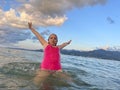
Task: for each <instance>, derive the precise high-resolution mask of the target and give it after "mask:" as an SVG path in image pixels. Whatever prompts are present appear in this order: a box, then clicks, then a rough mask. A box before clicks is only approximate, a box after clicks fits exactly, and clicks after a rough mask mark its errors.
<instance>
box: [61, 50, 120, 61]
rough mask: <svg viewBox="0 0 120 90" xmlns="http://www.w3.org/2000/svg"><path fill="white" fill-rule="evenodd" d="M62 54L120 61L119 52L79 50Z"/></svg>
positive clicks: (64, 51)
mask: <svg viewBox="0 0 120 90" xmlns="http://www.w3.org/2000/svg"><path fill="white" fill-rule="evenodd" d="M61 53H62V54H67V55H75V56H83V57H95V58H101V59H110V60H118V61H120V52H119V51H108V50H104V49H97V50H93V51H77V50H65V49H63V50H61Z"/></svg>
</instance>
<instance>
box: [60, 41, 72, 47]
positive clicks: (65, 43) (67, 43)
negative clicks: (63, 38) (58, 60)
mask: <svg viewBox="0 0 120 90" xmlns="http://www.w3.org/2000/svg"><path fill="white" fill-rule="evenodd" d="M71 41H72V40H70V41H68V42H64V43H63V44H61V45H59V46H58V47H59V48H60V49H62V48H64V47H65V46H67V45H69V44H70V43H71Z"/></svg>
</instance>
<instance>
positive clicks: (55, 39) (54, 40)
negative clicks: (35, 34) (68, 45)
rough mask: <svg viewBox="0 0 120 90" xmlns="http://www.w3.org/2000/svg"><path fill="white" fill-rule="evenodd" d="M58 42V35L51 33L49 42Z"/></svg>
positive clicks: (55, 43) (52, 43)
mask: <svg viewBox="0 0 120 90" xmlns="http://www.w3.org/2000/svg"><path fill="white" fill-rule="evenodd" d="M57 42H58V38H57V35H55V34H51V35H50V36H49V38H48V44H50V45H52V46H56V45H57Z"/></svg>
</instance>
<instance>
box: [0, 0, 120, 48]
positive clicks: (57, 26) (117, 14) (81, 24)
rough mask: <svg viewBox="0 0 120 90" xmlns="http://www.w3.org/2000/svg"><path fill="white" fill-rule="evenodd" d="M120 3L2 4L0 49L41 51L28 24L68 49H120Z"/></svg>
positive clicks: (24, 0)
mask: <svg viewBox="0 0 120 90" xmlns="http://www.w3.org/2000/svg"><path fill="white" fill-rule="evenodd" d="M119 8H120V0H0V46H1V47H15V48H25V49H42V48H43V47H42V46H41V44H40V43H39V41H38V39H37V38H36V37H35V35H34V34H33V33H32V32H31V31H30V30H29V28H28V22H32V23H33V27H34V28H35V29H36V30H37V31H38V32H39V33H40V34H41V35H42V36H43V37H44V38H45V39H46V40H47V38H48V36H49V35H50V34H51V33H55V34H57V36H58V44H62V43H64V42H66V41H69V40H72V42H71V44H70V45H68V46H66V47H65V49H75V50H93V49H98V48H102V49H108V48H111V47H120V35H119V33H120V11H119Z"/></svg>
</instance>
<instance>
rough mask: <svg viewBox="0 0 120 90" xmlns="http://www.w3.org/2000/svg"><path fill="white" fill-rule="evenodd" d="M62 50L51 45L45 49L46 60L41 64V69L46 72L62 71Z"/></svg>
mask: <svg viewBox="0 0 120 90" xmlns="http://www.w3.org/2000/svg"><path fill="white" fill-rule="evenodd" d="M59 53H60V50H59V48H58V47H53V46H51V45H50V44H49V45H48V46H46V48H45V49H44V58H43V61H42V63H41V69H44V70H61V64H60V54H59Z"/></svg>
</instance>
